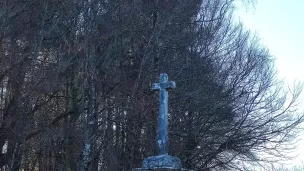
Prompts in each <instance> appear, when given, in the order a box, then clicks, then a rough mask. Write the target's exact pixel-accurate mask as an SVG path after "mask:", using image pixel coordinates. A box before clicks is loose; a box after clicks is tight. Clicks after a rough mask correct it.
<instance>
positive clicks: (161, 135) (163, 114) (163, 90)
mask: <svg viewBox="0 0 304 171" xmlns="http://www.w3.org/2000/svg"><path fill="white" fill-rule="evenodd" d="M171 88H175V82H173V81H168V75H167V74H161V75H160V83H154V84H153V87H152V89H153V90H159V115H158V130H157V153H158V155H167V154H168V89H171Z"/></svg>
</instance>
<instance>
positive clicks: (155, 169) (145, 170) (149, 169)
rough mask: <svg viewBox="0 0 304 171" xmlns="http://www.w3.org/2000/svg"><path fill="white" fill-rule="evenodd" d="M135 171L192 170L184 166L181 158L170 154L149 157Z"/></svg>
mask: <svg viewBox="0 0 304 171" xmlns="http://www.w3.org/2000/svg"><path fill="white" fill-rule="evenodd" d="M133 171H190V170H187V169H183V168H182V163H181V161H180V159H179V158H177V157H174V156H169V155H159V156H152V157H148V158H146V159H145V160H144V162H143V166H142V168H136V169H133Z"/></svg>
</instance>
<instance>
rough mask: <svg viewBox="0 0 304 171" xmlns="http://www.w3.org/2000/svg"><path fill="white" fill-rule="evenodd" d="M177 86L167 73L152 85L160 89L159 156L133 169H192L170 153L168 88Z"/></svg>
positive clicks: (157, 146)
mask: <svg viewBox="0 0 304 171" xmlns="http://www.w3.org/2000/svg"><path fill="white" fill-rule="evenodd" d="M175 87H176V84H175V82H174V81H168V75H167V74H165V73H164V74H160V82H159V83H154V84H153V85H152V90H155V91H157V90H158V91H159V115H158V129H157V142H156V148H157V156H151V157H148V158H146V159H145V160H144V161H143V164H142V168H136V169H133V171H148V170H151V171H153V170H155V171H190V170H187V169H183V168H182V163H181V160H180V159H179V158H178V157H174V156H170V155H169V153H168V90H169V89H173V88H175Z"/></svg>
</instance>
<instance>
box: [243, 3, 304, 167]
mask: <svg viewBox="0 0 304 171" xmlns="http://www.w3.org/2000/svg"><path fill="white" fill-rule="evenodd" d="M237 14H238V15H239V17H240V20H241V21H242V22H243V23H244V24H245V26H246V27H247V28H248V29H250V30H251V31H252V32H253V33H257V35H258V36H259V38H260V39H261V43H262V44H264V45H265V46H266V47H267V48H268V49H269V51H270V53H271V54H272V55H273V57H274V58H275V66H276V69H277V70H278V71H279V77H280V78H284V80H285V82H286V84H289V85H291V86H292V85H293V83H294V81H295V80H297V81H302V82H304V0H257V3H256V5H255V7H254V8H252V7H249V8H247V9H246V8H245V7H244V6H243V7H242V6H240V7H238V9H237ZM301 99H304V92H303V93H302V96H301ZM302 106H303V107H301V111H304V104H303V105H302ZM302 139H304V134H303V136H302ZM297 152H298V153H299V156H298V157H297V159H295V160H294V162H296V163H299V164H301V161H302V162H304V140H302V141H301V142H300V145H299V148H298V150H297Z"/></svg>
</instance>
